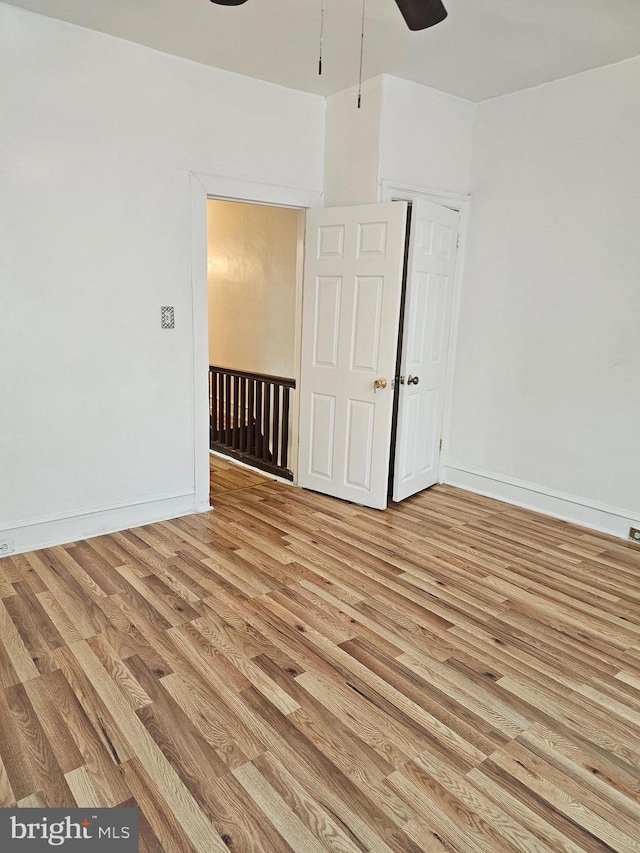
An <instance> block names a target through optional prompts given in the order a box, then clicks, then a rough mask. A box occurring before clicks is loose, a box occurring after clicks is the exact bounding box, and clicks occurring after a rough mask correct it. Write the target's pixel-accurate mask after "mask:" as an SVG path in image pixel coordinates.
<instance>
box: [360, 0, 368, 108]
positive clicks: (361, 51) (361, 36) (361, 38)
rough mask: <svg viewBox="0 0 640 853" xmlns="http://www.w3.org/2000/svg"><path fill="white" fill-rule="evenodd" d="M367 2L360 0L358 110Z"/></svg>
mask: <svg viewBox="0 0 640 853" xmlns="http://www.w3.org/2000/svg"><path fill="white" fill-rule="evenodd" d="M366 3H367V0H362V27H361V28H360V73H359V75H358V109H360V104H361V103H362V57H363V56H364V12H365V6H366Z"/></svg>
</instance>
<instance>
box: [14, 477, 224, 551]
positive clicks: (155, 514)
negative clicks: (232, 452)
mask: <svg viewBox="0 0 640 853" xmlns="http://www.w3.org/2000/svg"><path fill="white" fill-rule="evenodd" d="M210 509H211V507H210V506H209V505H208V503H207V504H206V505H202V506H200V505H197V506H196V504H195V493H194V492H193V491H191V492H187V493H179V494H174V495H165V496H163V497H159V498H149V499H145V500H142V501H139V502H136V503H132V504H126V505H119V506H112V507H106V508H104V509H98V510H90V511H88V512H80V513H78V514H76V515H72V516H67V517H62V518H60V517H54V518H47V519H43V520H41V521H27V522H22V523H20V524H18V525H16V526H15V527H8V528H4V529H0V542H5V543H8V550H7V551H5V552H4V553H3V554H2V555H1V556H9V557H10V556H11V554H23V553H24V552H25V551H36V550H38V549H39V548H49V547H52V546H53V545H64V544H66V543H69V542H76V541H78V540H79V539H90V538H91V537H93V536H102V535H103V534H104V533H115V532H116V531H118V530H127V529H128V528H130V527H140V526H142V525H143V524H153V523H155V522H157V521H167V520H168V519H170V518H179V517H180V516H182V515H191V514H192V513H196V512H207V511H208V510H210Z"/></svg>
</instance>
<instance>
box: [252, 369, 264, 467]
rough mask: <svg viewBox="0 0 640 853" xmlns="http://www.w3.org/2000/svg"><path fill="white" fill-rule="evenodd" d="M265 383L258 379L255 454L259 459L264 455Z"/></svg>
mask: <svg viewBox="0 0 640 853" xmlns="http://www.w3.org/2000/svg"><path fill="white" fill-rule="evenodd" d="M263 385H264V383H263V382H262V381H261V380H260V379H258V380H257V381H256V443H255V448H254V451H253V452H254V455H255V457H256V458H257V459H260V457H261V456H262V445H263V443H264V438H263V436H264V433H263V429H262V415H263V409H262V390H263Z"/></svg>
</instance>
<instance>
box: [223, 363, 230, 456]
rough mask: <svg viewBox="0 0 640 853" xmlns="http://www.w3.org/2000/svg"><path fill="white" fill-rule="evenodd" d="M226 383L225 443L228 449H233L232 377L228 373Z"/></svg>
mask: <svg viewBox="0 0 640 853" xmlns="http://www.w3.org/2000/svg"><path fill="white" fill-rule="evenodd" d="M224 379H225V382H224V391H225V400H224V404H225V405H224V409H225V419H224V428H225V429H224V442H225V444H226V445H227V447H231V376H230V375H229V374H228V373H226V374H225V377H224Z"/></svg>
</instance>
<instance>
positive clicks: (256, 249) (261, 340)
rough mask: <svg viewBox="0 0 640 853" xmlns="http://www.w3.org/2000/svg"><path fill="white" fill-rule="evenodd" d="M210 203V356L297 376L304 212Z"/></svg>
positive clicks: (253, 368)
mask: <svg viewBox="0 0 640 853" xmlns="http://www.w3.org/2000/svg"><path fill="white" fill-rule="evenodd" d="M208 205H209V206H208V224H207V228H208V282H209V357H210V363H211V364H216V365H220V366H221V367H230V368H235V369H236V370H247V371H251V372H254V373H269V374H272V375H274V376H287V377H293V376H294V375H295V364H294V348H295V296H296V267H297V248H298V225H299V221H300V220H299V218H300V215H301V214H300V211H298V210H293V209H289V208H280V207H268V206H265V205H257V204H241V203H238V202H228V201H218V200H215V199H210V200H209V202H208Z"/></svg>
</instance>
